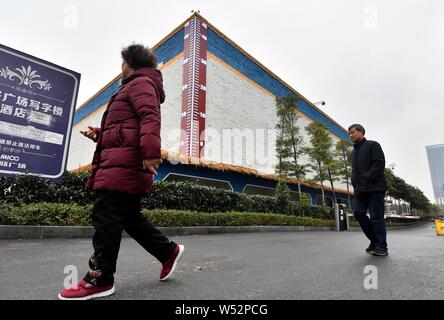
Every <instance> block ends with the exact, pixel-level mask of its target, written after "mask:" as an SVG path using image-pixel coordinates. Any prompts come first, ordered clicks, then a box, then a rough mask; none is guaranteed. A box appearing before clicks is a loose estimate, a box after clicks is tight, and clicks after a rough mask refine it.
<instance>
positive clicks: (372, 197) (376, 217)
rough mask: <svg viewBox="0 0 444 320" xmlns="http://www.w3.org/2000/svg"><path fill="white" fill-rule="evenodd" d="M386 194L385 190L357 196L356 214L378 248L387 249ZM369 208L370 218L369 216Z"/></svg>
mask: <svg viewBox="0 0 444 320" xmlns="http://www.w3.org/2000/svg"><path fill="white" fill-rule="evenodd" d="M384 195H385V192H374V193H366V194H362V195H359V196H355V206H354V216H355V218H356V220H358V222H359V224H360V226H361V229H362V231H363V232H364V234H365V235H366V236H367V238H368V239H369V240H370V242H371V243H372V244H373V245H374V246H376V247H378V248H381V249H384V250H387V240H386V238H387V230H386V228H385V221H384ZM367 210H368V212H369V213H370V218H369V217H368V216H367Z"/></svg>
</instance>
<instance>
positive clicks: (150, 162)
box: [143, 159, 163, 175]
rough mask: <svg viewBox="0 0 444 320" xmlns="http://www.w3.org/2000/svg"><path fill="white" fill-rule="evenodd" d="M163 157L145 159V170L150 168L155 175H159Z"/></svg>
mask: <svg viewBox="0 0 444 320" xmlns="http://www.w3.org/2000/svg"><path fill="white" fill-rule="evenodd" d="M162 162H163V161H162V159H144V160H143V170H146V169H148V171H149V172H151V173H152V174H154V175H157V171H156V170H157V168H159V166H160V165H161V164H162Z"/></svg>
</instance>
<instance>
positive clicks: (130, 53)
mask: <svg viewBox="0 0 444 320" xmlns="http://www.w3.org/2000/svg"><path fill="white" fill-rule="evenodd" d="M122 59H123V62H125V63H127V64H128V65H129V66H130V67H131V68H133V69H134V70H137V69H140V68H144V67H152V68H156V67H157V57H156V54H155V53H154V52H153V51H152V50H151V49H150V48H148V47H145V46H143V45H141V44H135V43H133V44H131V45H130V46H128V47H126V48H123V50H122Z"/></svg>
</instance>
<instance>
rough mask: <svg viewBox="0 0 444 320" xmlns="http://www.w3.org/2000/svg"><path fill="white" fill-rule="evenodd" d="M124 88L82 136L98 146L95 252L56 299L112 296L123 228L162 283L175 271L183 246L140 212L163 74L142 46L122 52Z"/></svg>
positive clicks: (90, 185) (149, 178) (150, 171)
mask: <svg viewBox="0 0 444 320" xmlns="http://www.w3.org/2000/svg"><path fill="white" fill-rule="evenodd" d="M122 59H123V63H122V85H121V87H120V89H119V91H118V92H117V93H116V94H114V95H113V96H112V97H111V99H110V101H109V103H108V107H107V108H106V110H105V112H104V114H103V117H102V123H101V126H100V128H93V127H89V130H87V131H83V132H82V134H83V135H85V136H86V137H88V138H90V139H91V140H93V141H94V142H96V143H97V146H96V151H95V152H94V157H93V161H92V172H91V176H90V178H89V179H88V182H87V185H86V188H85V189H86V190H94V191H96V193H97V200H96V203H95V205H94V208H93V212H92V221H93V225H94V228H95V234H94V238H93V247H94V254H93V255H92V257H91V258H90V260H89V267H90V268H91V271H89V272H88V273H87V274H86V276H85V277H84V278H83V280H82V281H80V283H79V284H78V285H77V286H76V287H75V288H67V289H65V290H63V291H62V292H61V293H60V294H59V298H60V299H91V298H97V297H104V296H107V295H111V294H113V293H114V276H113V275H114V273H115V272H116V262H117V256H118V253H119V248H120V240H121V236H122V230H125V231H126V232H127V233H128V234H129V235H130V236H131V237H133V238H134V239H135V240H136V241H137V242H138V243H139V244H140V245H141V246H142V247H143V248H144V249H145V250H146V251H148V252H149V253H151V254H152V255H153V256H154V257H156V258H157V259H158V260H159V261H160V262H161V263H162V270H161V273H160V280H161V281H163V280H166V279H168V278H169V277H170V276H171V274H172V273H173V272H174V269H175V267H176V264H177V262H178V260H179V258H180V257H181V255H182V253H183V251H184V246H183V245H177V244H176V243H174V242H172V241H169V240H168V239H167V238H166V237H165V236H164V235H163V234H162V233H161V232H160V231H159V230H157V229H156V228H155V227H153V226H152V225H151V224H150V223H149V222H148V221H147V219H146V218H145V217H144V216H143V215H142V213H141V197H142V196H146V195H148V194H149V193H150V191H151V189H152V186H153V175H154V174H157V172H156V170H157V168H158V167H159V165H160V164H161V162H162V160H161V149H160V104H161V103H163V102H164V100H165V93H164V90H163V84H162V74H161V72H160V71H159V70H158V69H157V68H156V67H157V59H156V57H155V55H154V53H153V52H152V51H151V50H150V49H148V48H146V47H144V46H142V45H136V44H134V45H130V46H129V47H127V48H125V49H124V50H123V51H122Z"/></svg>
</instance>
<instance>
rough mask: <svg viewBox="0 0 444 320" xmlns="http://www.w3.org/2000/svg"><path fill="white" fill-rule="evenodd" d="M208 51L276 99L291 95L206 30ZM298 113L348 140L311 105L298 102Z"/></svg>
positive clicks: (233, 48) (235, 49)
mask: <svg viewBox="0 0 444 320" xmlns="http://www.w3.org/2000/svg"><path fill="white" fill-rule="evenodd" d="M208 51H210V52H211V53H212V54H214V55H215V56H217V57H218V58H219V59H221V60H223V61H224V62H225V63H226V64H228V65H230V66H231V67H233V68H234V69H236V70H238V71H239V72H241V73H242V74H244V75H245V76H246V77H248V78H250V79H251V80H253V81H254V82H256V83H258V84H259V85H260V86H262V87H264V88H265V89H266V90H268V91H269V92H271V93H272V94H273V95H275V96H276V97H282V96H285V95H287V94H291V93H292V91H290V89H288V88H287V87H286V86H285V85H283V84H282V83H281V82H280V81H279V80H277V79H276V78H275V77H273V76H272V75H271V74H270V73H268V72H267V71H265V70H264V69H263V68H261V67H260V66H258V65H257V64H256V63H254V62H253V61H252V60H250V59H249V58H247V57H246V56H245V55H244V54H243V53H241V52H240V51H239V50H238V49H237V48H235V47H234V46H233V45H231V44H230V43H228V42H227V41H226V40H225V39H223V38H222V37H221V36H220V35H219V34H218V33H216V32H215V31H213V30H212V29H211V28H208ZM299 102H300V103H299V111H300V112H302V113H303V114H305V115H306V116H307V117H309V118H310V119H312V120H314V121H319V122H321V123H323V124H325V125H326V126H327V128H328V129H329V130H330V131H331V132H332V133H333V134H335V135H336V136H337V137H339V138H341V139H344V140H350V138H349V137H348V135H347V133H346V132H345V131H344V130H343V129H342V128H340V127H339V126H337V125H336V124H335V123H334V122H332V121H331V120H330V119H328V118H327V117H326V116H325V115H323V114H322V113H320V112H319V111H317V110H316V109H315V108H313V107H312V106H311V105H309V104H308V103H307V102H305V101H303V100H299Z"/></svg>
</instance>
